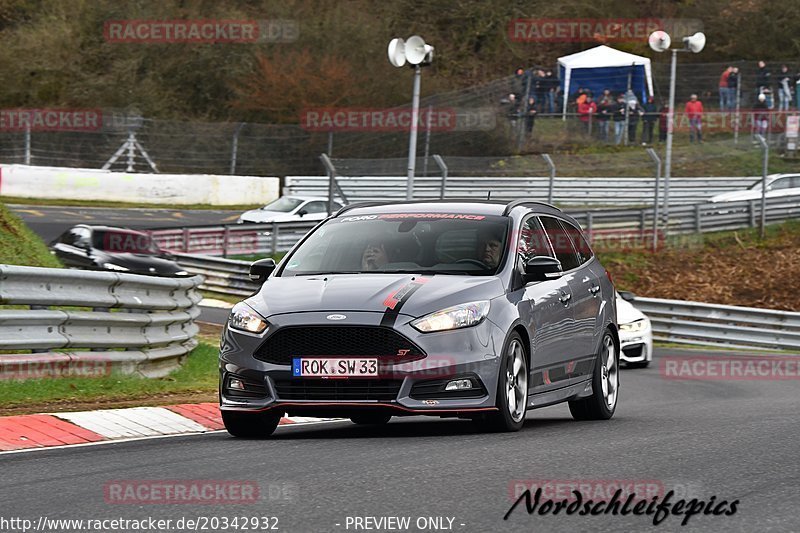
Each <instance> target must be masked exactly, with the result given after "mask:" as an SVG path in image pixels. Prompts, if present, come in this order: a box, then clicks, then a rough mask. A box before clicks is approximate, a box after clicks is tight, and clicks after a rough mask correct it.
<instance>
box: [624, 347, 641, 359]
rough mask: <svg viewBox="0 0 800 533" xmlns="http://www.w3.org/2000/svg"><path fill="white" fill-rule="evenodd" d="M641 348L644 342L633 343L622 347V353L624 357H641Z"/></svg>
mask: <svg viewBox="0 0 800 533" xmlns="http://www.w3.org/2000/svg"><path fill="white" fill-rule="evenodd" d="M643 348H644V344H634V345H633V346H625V347H623V348H622V353H624V354H625V356H626V357H631V358H635V357H641V356H642V349H643Z"/></svg>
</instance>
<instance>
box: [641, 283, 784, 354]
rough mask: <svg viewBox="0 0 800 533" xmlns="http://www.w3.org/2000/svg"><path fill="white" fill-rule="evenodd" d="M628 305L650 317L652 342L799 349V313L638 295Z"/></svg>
mask: <svg viewBox="0 0 800 533" xmlns="http://www.w3.org/2000/svg"><path fill="white" fill-rule="evenodd" d="M632 303H633V305H634V306H635V307H636V308H637V309H639V310H640V311H642V312H643V313H644V314H646V315H647V316H648V317H649V318H650V322H651V323H652V325H653V338H654V339H655V340H661V341H668V342H675V343H684V344H699V345H707V346H725V347H730V348H745V349H752V348H754V347H757V348H767V349H778V350H800V313H793V312H788V311H776V310H771V309H759V308H755V307H737V306H732V305H719V304H709V303H702V302H687V301H682V300H662V299H659V298H642V297H639V296H637V297H636V298H635V299H634V300H633V302H632Z"/></svg>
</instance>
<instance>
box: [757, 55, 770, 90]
mask: <svg viewBox="0 0 800 533" xmlns="http://www.w3.org/2000/svg"><path fill="white" fill-rule="evenodd" d="M771 82H772V74H771V73H770V71H769V70H767V64H766V63H764V62H763V61H759V62H758V70H757V71H756V94H761V93H763V92H764V89H769V88H770V85H771Z"/></svg>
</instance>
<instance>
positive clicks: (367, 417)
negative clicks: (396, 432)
mask: <svg viewBox="0 0 800 533" xmlns="http://www.w3.org/2000/svg"><path fill="white" fill-rule="evenodd" d="M391 419H392V415H387V414H385V413H359V414H357V415H353V416H351V417H350V420H351V421H352V422H353V424H358V425H359V426H382V425H383V424H387V423H388V422H389V420H391Z"/></svg>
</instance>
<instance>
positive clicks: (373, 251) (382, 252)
mask: <svg viewBox="0 0 800 533" xmlns="http://www.w3.org/2000/svg"><path fill="white" fill-rule="evenodd" d="M387 263H389V254H387V253H386V247H385V246H384V245H383V244H382V243H377V242H370V243H369V244H367V247H366V248H364V253H363V254H362V255H361V269H362V270H380V269H381V268H383V267H384V266H386V264H387Z"/></svg>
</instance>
